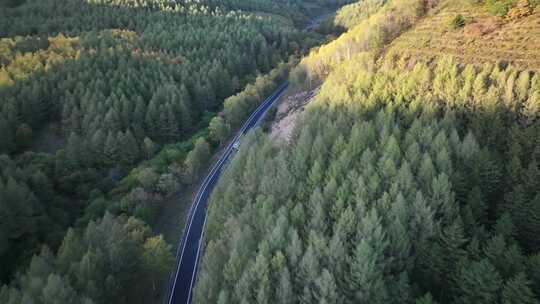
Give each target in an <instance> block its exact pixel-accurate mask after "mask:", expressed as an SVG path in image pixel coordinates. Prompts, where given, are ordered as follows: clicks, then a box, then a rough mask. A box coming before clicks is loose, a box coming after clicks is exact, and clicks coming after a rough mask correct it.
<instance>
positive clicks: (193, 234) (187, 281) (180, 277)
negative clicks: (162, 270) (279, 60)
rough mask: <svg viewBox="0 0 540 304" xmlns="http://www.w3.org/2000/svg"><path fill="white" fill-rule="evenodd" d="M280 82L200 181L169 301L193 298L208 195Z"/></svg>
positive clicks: (273, 97) (274, 98) (178, 302)
mask: <svg viewBox="0 0 540 304" xmlns="http://www.w3.org/2000/svg"><path fill="white" fill-rule="evenodd" d="M288 85H289V84H288V82H285V83H283V84H282V85H281V86H279V88H278V89H277V90H276V91H275V92H274V93H273V94H272V95H270V96H269V97H268V98H267V99H266V100H265V101H264V102H262V103H261V105H259V107H258V108H257V109H256V110H255V111H254V112H253V113H252V114H251V116H250V117H249V118H248V119H247V120H246V122H245V123H244V125H243V126H242V128H241V129H240V130H239V131H238V133H237V134H236V135H235V137H234V139H233V140H232V141H231V142H230V144H229V145H228V146H227V147H226V148H225V150H224V151H223V153H222V155H221V157H220V158H219V159H218V160H217V161H216V162H215V163H214V164H213V166H212V169H211V170H210V173H208V175H207V176H206V178H205V179H204V181H203V183H202V184H201V186H200V188H199V191H198V192H197V195H196V196H195V200H194V201H193V204H192V206H191V209H190V213H189V216H188V226H187V227H186V229H184V234H183V236H182V240H181V242H180V244H179V246H178V249H177V253H176V271H175V273H174V276H173V277H172V278H171V286H170V288H169V294H168V297H167V299H168V302H167V303H168V304H189V303H191V300H192V298H193V293H192V292H193V287H194V284H195V280H196V277H197V267H198V264H199V258H200V256H201V246H202V244H203V242H204V241H203V234H204V227H205V226H206V215H207V214H206V211H207V206H208V198H209V197H210V194H211V193H212V190H213V189H214V186H215V185H216V183H217V181H218V180H219V176H220V175H221V172H222V171H223V169H224V168H225V167H226V165H227V163H228V162H227V160H228V159H229V158H230V157H231V155H233V154H234V153H235V152H236V148H237V147H236V146H235V144H236V143H239V140H240V138H241V137H242V136H243V135H244V134H246V133H247V132H248V131H250V130H251V129H253V128H255V127H257V126H258V125H259V123H260V122H261V121H262V119H263V118H264V116H265V114H266V113H267V112H268V110H269V109H270V107H271V106H272V105H273V104H274V103H275V102H276V101H277V100H278V99H279V97H280V96H281V95H282V94H283V92H284V91H285V90H286V89H287V87H288Z"/></svg>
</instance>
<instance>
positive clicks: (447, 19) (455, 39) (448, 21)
mask: <svg viewBox="0 0 540 304" xmlns="http://www.w3.org/2000/svg"><path fill="white" fill-rule="evenodd" d="M458 16H462V17H463V24H462V26H459V27H457V28H454V27H453V26H452V20H454V19H455V18H456V17H458ZM458 18H459V17H458ZM539 49H540V10H539V9H536V11H535V12H534V11H532V12H531V14H530V15H528V16H523V17H522V18H515V19H511V18H509V17H499V16H494V15H493V14H491V13H490V12H489V11H488V9H487V8H486V7H485V6H483V5H478V4H475V3H474V1H469V0H447V1H444V2H442V3H441V5H440V6H439V7H438V8H437V9H436V10H434V11H433V12H432V13H431V14H430V15H429V16H427V17H426V18H425V19H424V20H421V21H420V22H418V24H416V25H415V26H414V27H413V28H412V29H411V30H409V31H407V32H405V33H404V34H403V35H401V36H399V37H398V38H397V39H396V40H395V41H394V42H393V43H392V44H391V45H390V47H389V49H388V53H389V54H396V53H398V54H402V55H409V56H411V57H415V58H418V59H421V60H424V61H425V60H430V59H432V58H434V57H437V56H441V55H452V56H454V57H455V58H457V59H458V60H459V61H460V62H462V63H472V64H475V65H481V64H483V63H495V62H502V63H507V64H508V63H509V64H512V65H514V66H516V67H518V68H521V69H536V70H538V69H540V57H539V56H538V50H539Z"/></svg>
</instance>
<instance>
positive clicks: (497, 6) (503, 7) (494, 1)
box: [486, 0, 516, 16]
mask: <svg viewBox="0 0 540 304" xmlns="http://www.w3.org/2000/svg"><path fill="white" fill-rule="evenodd" d="M515 4H516V0H487V1H486V7H487V9H488V11H489V12H490V13H492V14H494V15H497V16H506V14H508V11H510V9H511V8H512V7H513V6H514V5H515Z"/></svg>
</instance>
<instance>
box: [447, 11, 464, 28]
mask: <svg viewBox="0 0 540 304" xmlns="http://www.w3.org/2000/svg"><path fill="white" fill-rule="evenodd" d="M464 26H465V18H464V17H463V15H461V14H458V15H457V16H455V17H454V18H452V20H450V27H451V28H452V29H454V30H455V29H458V28H460V27H464Z"/></svg>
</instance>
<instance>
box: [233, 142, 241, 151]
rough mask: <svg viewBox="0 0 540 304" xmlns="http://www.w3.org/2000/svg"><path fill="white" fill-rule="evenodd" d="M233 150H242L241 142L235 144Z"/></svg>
mask: <svg viewBox="0 0 540 304" xmlns="http://www.w3.org/2000/svg"><path fill="white" fill-rule="evenodd" d="M232 148H233V149H234V150H236V151H238V149H239V148H240V142H239V141H235V142H234V144H233V145H232Z"/></svg>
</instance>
